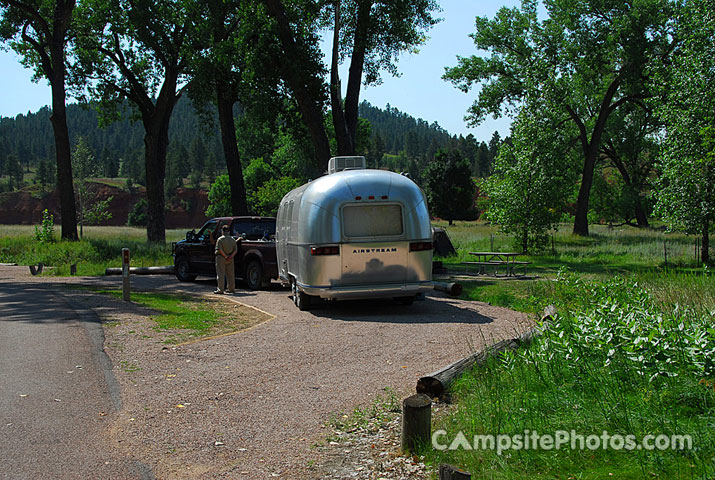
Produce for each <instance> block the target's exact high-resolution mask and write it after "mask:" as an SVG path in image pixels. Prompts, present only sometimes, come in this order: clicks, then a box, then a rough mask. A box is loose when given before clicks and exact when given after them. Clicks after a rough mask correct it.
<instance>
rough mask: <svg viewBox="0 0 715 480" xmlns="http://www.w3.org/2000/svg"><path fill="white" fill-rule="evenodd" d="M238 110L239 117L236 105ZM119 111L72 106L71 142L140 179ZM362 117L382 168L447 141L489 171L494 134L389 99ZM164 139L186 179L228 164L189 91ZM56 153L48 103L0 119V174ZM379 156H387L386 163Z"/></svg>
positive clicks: (212, 124)
mask: <svg viewBox="0 0 715 480" xmlns="http://www.w3.org/2000/svg"><path fill="white" fill-rule="evenodd" d="M235 113H236V115H237V116H240V112H239V110H238V109H236V110H235ZM121 114H122V119H121V120H119V121H116V122H111V123H109V124H108V125H106V126H100V124H99V117H98V114H97V111H96V109H95V108H93V107H90V108H88V107H86V106H80V105H78V104H72V105H69V106H68V107H67V121H68V128H69V132H70V141H71V144H72V145H73V146H74V145H76V143H77V140H78V139H79V138H80V137H82V138H83V139H84V140H85V142H86V143H87V145H88V146H89V148H90V150H91V151H92V153H93V155H94V158H95V160H96V162H97V163H98V173H99V174H101V175H102V176H106V177H110V178H114V177H118V176H121V177H128V178H132V179H133V180H134V181H137V182H139V183H143V180H142V176H143V155H144V143H143V138H144V130H143V128H142V126H141V123H140V122H139V121H135V120H132V119H131V115H132V112H131V110H130V109H129V108H128V107H125V108H124V109H122V111H121ZM204 117H206V118H204ZM360 117H361V118H363V119H365V120H367V121H368V122H369V123H370V129H369V130H370V141H369V143H368V145H366V146H365V147H366V148H365V151H364V152H361V153H363V154H365V155H366V156H368V157H369V158H370V159H371V160H375V159H376V156H379V158H377V160H379V162H378V165H379V166H381V167H383V168H391V169H393V170H398V171H402V170H408V169H410V161H411V160H412V165H413V167H415V166H418V165H424V164H425V163H428V162H429V161H430V160H431V159H432V158H433V157H434V154H435V153H436V152H437V151H438V150H439V149H440V148H447V147H450V148H458V149H459V150H461V151H462V154H463V155H464V156H465V157H466V158H467V159H468V160H469V161H470V163H471V165H473V174H474V176H479V177H483V176H486V175H487V174H488V171H489V168H490V167H489V166H490V165H491V163H492V161H493V158H494V154H495V152H496V146H497V145H498V142H499V137H498V134H496V135H497V136H496V137H494V138H495V139H496V140H494V138H493V139H492V142H491V143H490V144H489V145H487V144H486V143H485V142H480V141H478V140H477V139H476V138H474V137H473V136H472V135H469V136H467V137H466V138H465V137H463V136H459V137H457V136H452V135H450V134H449V132H447V131H446V130H444V129H443V128H442V127H440V126H439V124H437V123H436V122H433V123H431V124H430V123H429V122H427V121H426V120H423V119H421V118H414V117H412V116H411V115H409V114H408V113H405V112H401V111H399V110H398V109H396V108H394V107H391V106H390V105H389V104H388V105H387V107H386V108H385V109H384V110H383V109H380V108H377V107H374V106H372V105H370V104H369V103H368V102H362V103H361V105H360ZM169 142H170V143H169V164H170V166H171V163H172V162H176V161H178V159H180V160H181V162H182V163H184V164H185V165H184V166H182V167H180V168H179V170H180V173H182V174H183V175H182V176H183V177H188V176H189V174H190V172H191V171H192V170H193V169H195V166H196V165H198V164H202V163H203V167H204V169H206V167H207V165H206V163H207V159H212V160H213V161H214V163H215V165H216V170H217V171H218V172H221V171H223V170H225V168H226V167H225V164H224V163H223V151H222V147H221V143H220V139H219V135H218V126H217V124H216V114H215V111H213V110H210V111H209V112H208V114H207V115H203V116H199V115H198V114H197V112H196V110H195V109H194V107H193V104H192V102H191V100H190V99H188V98H186V97H182V98H181V99H180V100H179V102H178V103H177V105H176V110H175V113H174V115H173V116H172V119H171V123H170V127H169ZM495 142H496V143H495ZM241 153H243V152H241ZM54 155H55V153H54V139H53V137H52V128H51V124H50V110H49V107H44V108H42V109H40V110H39V111H37V112H34V113H33V112H28V113H27V114H19V115H17V116H16V117H15V118H9V117H2V118H0V175H2V176H7V175H10V174H11V168H8V167H10V166H9V165H8V162H7V161H6V159H7V158H8V156H13V157H15V158H16V159H17V161H18V162H19V163H20V165H21V166H22V168H23V169H24V170H26V171H27V170H28V169H30V168H31V167H32V168H33V169H34V168H36V167H38V166H39V165H40V162H41V161H42V160H48V161H52V160H53V159H54ZM197 155H203V156H205V159H203V160H202V159H198V158H194V157H196V156H197ZM383 155H386V160H385V161H383ZM250 157H251V155H249V156H248V157H247V156H246V155H243V161H244V162H246V163H248V162H249V161H250V160H251V158H250ZM13 160H14V159H13ZM13 160H11V161H13ZM50 163H51V162H50Z"/></svg>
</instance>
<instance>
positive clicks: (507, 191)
mask: <svg viewBox="0 0 715 480" xmlns="http://www.w3.org/2000/svg"><path fill="white" fill-rule="evenodd" d="M542 112H543V110H542V109H541V108H540V106H539V105H532V106H531V108H524V109H522V111H521V112H520V113H519V115H518V116H517V118H516V120H515V121H514V123H513V125H512V136H511V141H510V142H505V143H503V144H502V145H501V146H500V148H499V153H498V155H497V158H496V162H495V164H494V173H493V174H492V175H491V176H490V177H489V178H488V179H487V181H486V182H485V183H484V184H483V185H484V188H485V191H486V194H487V197H488V198H489V209H488V211H487V217H488V218H489V220H490V221H492V222H494V223H495V224H497V225H499V227H500V228H501V230H502V231H503V232H505V233H506V234H508V235H511V236H512V237H513V238H514V241H515V243H516V245H518V246H519V247H520V248H521V250H522V251H523V252H527V251H534V250H539V249H541V248H542V247H543V246H544V245H545V243H546V240H547V234H548V232H549V230H552V229H554V228H555V227H556V225H557V223H558V221H559V219H560V216H561V206H562V205H563V203H564V202H565V199H566V198H567V196H568V194H569V193H570V190H571V188H570V187H571V185H572V182H573V178H572V173H571V172H572V171H573V169H571V168H569V162H570V161H571V159H570V158H569V156H568V153H566V154H564V152H565V151H566V150H567V148H566V147H567V146H568V144H569V143H571V135H570V133H569V132H566V133H564V132H563V131H559V130H558V129H556V130H555V131H556V132H557V136H555V137H551V138H546V137H545V136H544V135H542V132H543V131H544V130H551V129H554V128H555V123H557V122H558V120H554V119H553V118H548V117H544V116H543V115H542Z"/></svg>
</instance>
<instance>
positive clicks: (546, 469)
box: [422, 275, 715, 479]
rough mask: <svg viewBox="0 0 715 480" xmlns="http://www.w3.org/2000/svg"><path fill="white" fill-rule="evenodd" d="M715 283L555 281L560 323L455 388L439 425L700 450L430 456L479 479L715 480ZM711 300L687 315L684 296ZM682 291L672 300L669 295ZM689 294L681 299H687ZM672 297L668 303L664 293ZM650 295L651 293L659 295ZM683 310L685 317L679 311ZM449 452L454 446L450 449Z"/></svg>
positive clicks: (694, 303) (697, 303)
mask: <svg viewBox="0 0 715 480" xmlns="http://www.w3.org/2000/svg"><path fill="white" fill-rule="evenodd" d="M711 279H712V277H709V276H705V275H700V276H698V277H694V276H691V277H686V276H683V275H678V276H673V275H670V276H665V278H648V277H646V276H643V277H641V278H640V280H642V283H639V282H638V281H633V278H632V277H630V278H627V279H626V278H616V279H614V280H609V281H585V280H583V279H582V278H580V277H579V276H575V275H570V276H569V275H567V276H565V277H562V278H559V279H558V281H556V282H551V287H550V291H549V296H548V301H549V302H552V303H555V304H556V305H557V308H558V311H559V316H558V318H557V320H556V321H555V322H553V323H552V325H550V328H549V330H547V332H546V334H545V335H544V336H543V337H541V338H539V339H538V340H537V341H536V342H535V343H534V344H532V345H531V346H530V347H529V348H525V349H521V350H518V351H516V352H510V353H508V354H505V355H502V356H500V357H498V358H494V359H492V360H491V361H489V362H488V363H487V364H486V365H484V366H482V367H479V368H476V369H474V370H473V371H471V372H469V373H468V374H466V375H464V376H463V377H462V378H461V379H459V380H458V381H457V382H456V383H455V386H454V387H453V395H454V398H455V399H456V401H457V404H458V407H457V409H456V410H455V411H454V412H453V413H452V414H450V415H448V416H445V417H441V418H440V419H438V421H437V423H436V425H435V426H434V427H433V431H435V430H438V429H444V430H446V431H447V432H448V435H449V434H450V432H451V436H449V437H448V438H449V439H453V438H454V436H455V435H456V433H457V432H458V431H463V432H464V433H465V435H466V437H467V438H468V439H471V438H472V437H473V435H475V434H493V435H498V434H507V435H513V434H519V433H523V432H524V431H525V430H529V431H534V430H535V431H538V432H540V433H550V434H554V433H555V432H556V431H559V430H562V431H571V430H575V431H576V432H577V433H579V434H582V435H586V436H587V435H590V434H597V435H600V434H601V433H602V432H603V431H607V432H609V433H610V434H619V435H631V434H632V435H635V437H636V438H637V439H638V440H640V439H642V438H643V437H644V436H645V435H648V434H652V435H658V434H667V435H671V434H678V435H684V434H688V435H691V436H692V438H693V444H694V446H695V449H694V450H683V451H677V450H676V451H645V450H633V451H623V450H620V451H616V450H613V449H598V450H593V451H592V450H588V449H587V450H579V449H570V448H564V449H559V450H533V449H532V450H508V451H505V452H502V454H501V455H498V454H497V452H496V451H494V450H488V449H479V450H471V451H470V450H455V451H445V452H440V451H438V450H435V449H432V448H431V447H429V446H426V447H425V449H424V451H423V452H422V453H424V454H425V455H426V458H427V462H428V463H431V464H433V465H434V466H436V465H438V464H439V463H442V462H446V463H451V464H456V465H458V466H460V467H462V468H464V469H466V470H467V471H470V472H471V473H472V474H473V475H474V476H475V478H498V479H501V478H503V479H521V478H524V479H526V478H585V479H590V478H610V477H611V475H613V478H712V476H713V475H715V429H714V428H713V427H714V426H715V422H714V420H713V419H714V418H715V390H713V382H712V380H713V378H715V329H714V328H713V318H715V303H713V302H712V294H713V293H712V292H713V289H712V288H711V286H712V282H711ZM691 283H693V284H694V287H693V288H694V291H698V290H701V291H703V292H704V291H705V290H708V293H709V295H704V296H701V297H696V298H691V299H690V305H689V306H687V307H686V306H683V305H682V303H680V302H679V300H681V298H680V297H677V296H676V295H677V292H678V291H681V292H682V291H685V292H689V293H692V291H693V290H691V287H690V284H691ZM668 284H674V285H675V286H676V288H675V289H674V291H675V292H676V293H673V292H672V291H670V289H666V288H662V287H663V286H664V285H668ZM679 289H683V290H679ZM665 290H668V292H667V293H664V292H665ZM651 292H652V293H651ZM675 300H678V302H677V303H678V304H679V306H678V308H677V309H676V308H674V306H673V305H674V304H673V301H675ZM447 443H448V442H447Z"/></svg>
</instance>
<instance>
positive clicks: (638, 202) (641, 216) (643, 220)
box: [633, 191, 650, 228]
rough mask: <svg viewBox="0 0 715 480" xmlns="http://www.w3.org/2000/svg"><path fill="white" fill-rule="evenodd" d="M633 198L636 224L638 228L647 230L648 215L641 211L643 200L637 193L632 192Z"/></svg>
mask: <svg viewBox="0 0 715 480" xmlns="http://www.w3.org/2000/svg"><path fill="white" fill-rule="evenodd" d="M633 195H634V198H635V205H634V207H633V208H634V210H635V214H636V222H637V223H638V228H648V227H650V223H648V215H646V214H645V210H644V209H643V199H642V198H641V196H640V195H638V193H637V192H635V191H634V192H633Z"/></svg>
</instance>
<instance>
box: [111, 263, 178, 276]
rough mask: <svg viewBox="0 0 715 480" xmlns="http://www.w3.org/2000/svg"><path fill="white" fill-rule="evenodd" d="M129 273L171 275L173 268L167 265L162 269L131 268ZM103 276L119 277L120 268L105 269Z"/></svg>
mask: <svg viewBox="0 0 715 480" xmlns="http://www.w3.org/2000/svg"><path fill="white" fill-rule="evenodd" d="M129 272H130V273H131V274H132V275H173V274H174V266H173V265H167V266H164V267H131V268H130V269H129ZM104 274H105V275H121V274H122V269H121V267H117V268H107V269H106V270H104Z"/></svg>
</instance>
